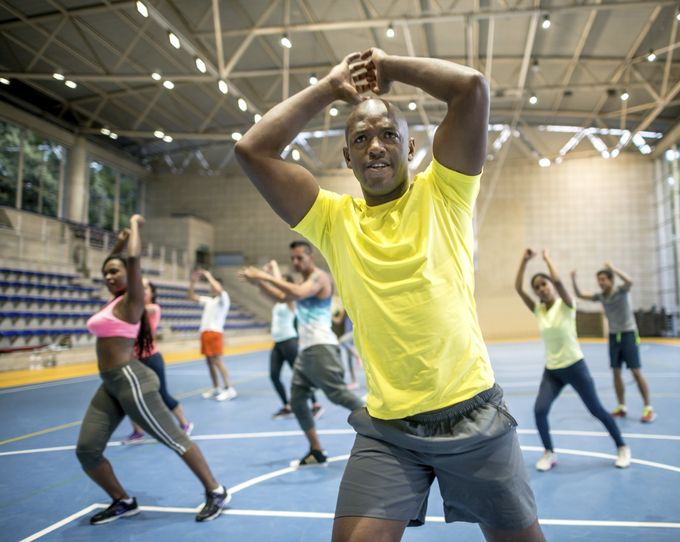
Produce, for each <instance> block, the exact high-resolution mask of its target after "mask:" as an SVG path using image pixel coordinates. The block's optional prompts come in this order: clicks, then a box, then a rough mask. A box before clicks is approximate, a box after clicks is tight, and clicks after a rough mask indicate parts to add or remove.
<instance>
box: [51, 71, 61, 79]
mask: <svg viewBox="0 0 680 542" xmlns="http://www.w3.org/2000/svg"><path fill="white" fill-rule="evenodd" d="M52 77H54V78H55V79H56V80H57V81H63V80H64V76H63V75H62V74H60V73H57V72H55V73H53V74H52Z"/></svg>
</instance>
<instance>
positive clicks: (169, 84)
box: [163, 79, 175, 90]
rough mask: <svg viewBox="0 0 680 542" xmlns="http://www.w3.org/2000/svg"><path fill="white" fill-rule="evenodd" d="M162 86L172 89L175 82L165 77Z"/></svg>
mask: <svg viewBox="0 0 680 542" xmlns="http://www.w3.org/2000/svg"><path fill="white" fill-rule="evenodd" d="M163 86H164V87H165V88H167V89H168V90H172V89H173V88H175V83H173V82H172V81H170V80H169V79H167V80H166V81H163Z"/></svg>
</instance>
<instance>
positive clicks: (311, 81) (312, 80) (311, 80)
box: [309, 73, 319, 85]
mask: <svg viewBox="0 0 680 542" xmlns="http://www.w3.org/2000/svg"><path fill="white" fill-rule="evenodd" d="M318 82H319V78H318V77H317V76H316V74H315V73H313V74H312V75H310V76H309V84H310V85H316V84H317V83H318Z"/></svg>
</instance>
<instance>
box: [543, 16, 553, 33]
mask: <svg viewBox="0 0 680 542" xmlns="http://www.w3.org/2000/svg"><path fill="white" fill-rule="evenodd" d="M551 24H552V23H551V22H550V15H543V22H542V23H541V28H543V30H548V28H550V25H551Z"/></svg>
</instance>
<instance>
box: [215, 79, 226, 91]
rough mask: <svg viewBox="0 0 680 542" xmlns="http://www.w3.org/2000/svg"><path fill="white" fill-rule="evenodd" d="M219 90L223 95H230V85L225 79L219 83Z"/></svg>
mask: <svg viewBox="0 0 680 542" xmlns="http://www.w3.org/2000/svg"><path fill="white" fill-rule="evenodd" d="M217 88H218V89H219V90H220V92H221V93H222V94H228V93H229V85H227V82H226V81H225V80H224V79H220V80H219V81H218V82H217Z"/></svg>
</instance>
